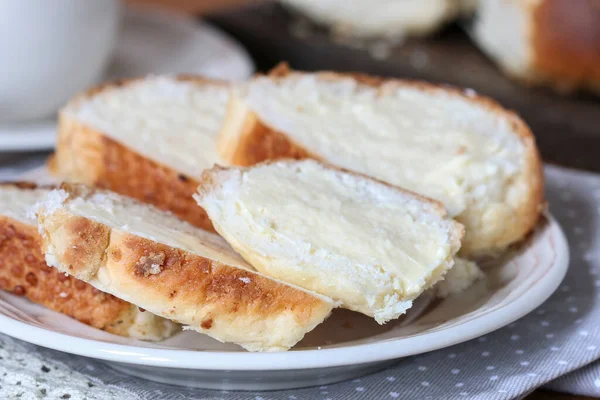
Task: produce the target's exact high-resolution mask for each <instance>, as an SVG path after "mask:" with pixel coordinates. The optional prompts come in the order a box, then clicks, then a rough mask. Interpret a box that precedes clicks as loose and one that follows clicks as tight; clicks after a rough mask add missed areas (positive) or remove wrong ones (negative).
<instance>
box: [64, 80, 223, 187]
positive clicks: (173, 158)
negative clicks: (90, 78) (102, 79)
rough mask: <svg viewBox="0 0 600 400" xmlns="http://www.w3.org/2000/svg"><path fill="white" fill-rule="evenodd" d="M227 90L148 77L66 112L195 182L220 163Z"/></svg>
mask: <svg viewBox="0 0 600 400" xmlns="http://www.w3.org/2000/svg"><path fill="white" fill-rule="evenodd" d="M228 91H229V88H228V86H227V85H218V84H211V83H194V82H187V81H178V80H176V79H174V78H169V77H149V78H146V79H145V80H143V81H140V82H134V83H131V84H128V85H126V86H122V87H118V88H115V89H108V90H105V91H102V92H100V93H98V94H96V95H94V96H92V97H91V98H85V99H82V100H80V101H79V102H76V103H75V104H72V105H70V106H69V107H68V108H67V109H65V110H64V112H65V113H66V114H67V115H71V116H73V117H74V118H76V119H77V120H79V121H81V122H82V123H84V124H86V125H88V126H90V127H92V128H94V129H95V130H98V131H99V132H102V133H103V134H105V135H107V136H108V137H110V138H112V139H114V140H116V141H117V142H119V143H121V144H123V145H125V146H126V147H128V148H130V149H132V150H134V151H136V152H137V153H139V154H141V155H143V156H145V157H147V158H149V159H151V160H154V161H156V162H159V163H161V164H163V165H167V166H169V167H171V168H173V169H175V170H176V171H179V172H182V173H184V174H187V175H189V176H191V177H199V176H200V174H201V173H202V171H203V170H204V169H206V168H209V167H212V166H213V165H214V164H215V163H220V160H219V159H218V156H217V152H216V151H215V148H216V137H217V135H218V133H219V131H220V129H221V126H222V124H223V120H224V118H225V113H226V109H227V99H228Z"/></svg>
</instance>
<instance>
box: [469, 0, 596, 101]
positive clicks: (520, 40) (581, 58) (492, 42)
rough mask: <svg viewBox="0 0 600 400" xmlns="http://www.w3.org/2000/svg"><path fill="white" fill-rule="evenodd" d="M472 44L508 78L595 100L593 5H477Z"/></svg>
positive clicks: (543, 1) (587, 1)
mask: <svg viewBox="0 0 600 400" xmlns="http://www.w3.org/2000/svg"><path fill="white" fill-rule="evenodd" d="M478 3H479V4H478V7H477V12H476V16H475V19H474V24H473V26H472V27H471V29H470V33H471V34H472V36H473V38H474V40H475V42H476V43H477V44H478V45H479V47H480V48H481V49H482V50H483V51H484V52H485V53H487V55H488V56H489V57H490V58H491V59H492V60H494V61H495V62H496V63H497V64H499V65H500V67H501V68H502V69H503V70H504V71H505V72H506V73H507V74H508V75H510V76H513V77H515V78H517V79H519V80H521V81H524V82H525V83H527V84H542V85H549V86H552V87H554V88H555V89H557V90H559V91H561V92H569V91H572V90H574V89H578V88H584V89H590V90H592V91H594V92H596V93H598V94H600V51H599V50H598V49H600V7H598V2H597V0H580V1H556V0H535V1H534V0H525V1H523V0H479V1H478Z"/></svg>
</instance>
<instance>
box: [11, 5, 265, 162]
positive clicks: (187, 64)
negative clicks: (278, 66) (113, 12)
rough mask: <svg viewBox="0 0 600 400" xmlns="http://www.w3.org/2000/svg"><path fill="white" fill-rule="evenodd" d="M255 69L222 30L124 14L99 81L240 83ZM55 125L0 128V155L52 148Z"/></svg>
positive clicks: (149, 14) (154, 14)
mask: <svg viewBox="0 0 600 400" xmlns="http://www.w3.org/2000/svg"><path fill="white" fill-rule="evenodd" d="M253 71H254V64H253V62H252V60H251V58H250V56H249V55H248V53H247V52H246V50H244V48H243V47H242V46H240V45H239V44H238V43H237V42H235V41H234V40H233V39H232V38H230V37H229V36H227V35H226V34H225V33H223V32H221V31H220V30H218V29H216V28H214V27H212V26H210V25H209V24H206V23H202V22H199V21H197V20H196V19H193V18H188V17H184V16H180V15H175V14H170V13H167V12H165V11H162V10H155V9H145V8H135V9H128V11H127V13H126V14H125V18H124V21H123V30H122V34H121V38H120V40H119V43H118V44H117V47H116V49H115V55H114V59H113V61H112V62H111V65H110V67H109V69H108V71H107V74H106V76H105V78H104V79H103V80H115V79H121V78H130V77H136V76H144V75H148V74H177V73H189V74H200V75H205V76H208V77H212V78H219V79H228V80H243V79H246V78H248V77H249V76H250V75H251V74H252V73H253ZM55 138H56V120H55V119H53V118H50V119H48V120H44V121H34V122H24V123H18V124H10V125H0V151H31V150H46V149H51V148H53V147H54V143H55Z"/></svg>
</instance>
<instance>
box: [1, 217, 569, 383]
mask: <svg viewBox="0 0 600 400" xmlns="http://www.w3.org/2000/svg"><path fill="white" fill-rule="evenodd" d="M568 259H569V254H568V247H567V242H566V240H565V237H564V235H563V233H562V231H561V229H560V227H559V226H558V224H557V223H556V221H555V220H554V219H553V218H552V217H551V216H549V215H548V216H546V217H545V218H543V219H542V221H541V222H540V224H539V225H538V226H537V228H536V230H535V232H533V234H532V235H531V236H530V237H529V238H528V239H527V241H526V242H525V243H523V244H522V245H520V246H519V248H516V249H514V251H512V252H511V253H510V254H507V255H506V256H505V257H503V259H502V260H497V261H495V262H494V263H493V264H492V265H488V266H487V268H486V272H487V278H486V279H485V280H482V281H480V282H478V283H477V284H475V285H474V286H473V287H471V288H470V289H468V290H467V291H466V292H464V293H462V294H459V295H455V296H452V297H449V298H447V299H445V300H443V301H439V300H433V299H432V297H431V296H430V295H424V296H422V297H421V298H420V299H419V301H417V303H416V305H415V307H413V308H412V309H411V310H409V313H408V314H407V316H406V317H405V318H403V319H400V320H397V321H394V322H391V323H388V324H386V325H384V326H380V325H377V324H376V323H375V322H374V321H373V320H372V319H370V318H367V317H365V316H363V315H360V314H357V313H353V312H349V311H345V310H336V312H334V314H333V315H332V317H331V318H329V319H328V320H327V321H326V322H325V323H324V324H322V325H321V326H319V327H317V328H316V329H315V330H314V331H313V332H311V333H309V334H308V335H307V336H306V338H305V339H304V340H303V341H302V342H300V344H298V345H297V346H296V347H295V348H294V349H293V350H291V351H289V352H278V353H249V352H246V351H243V350H242V349H241V348H240V347H238V346H235V345H228V344H222V343H219V342H217V341H215V340H213V339H211V338H209V337H207V336H204V335H201V334H198V333H194V332H182V333H180V334H177V335H176V336H174V337H172V338H170V339H168V340H165V341H164V342H161V343H146V342H141V341H137V340H133V339H128V338H122V337H118V336H114V335H111V334H108V333H105V332H102V331H99V330H95V329H93V328H90V327H88V326H85V325H83V324H81V323H79V322H76V321H74V320H71V319H69V318H68V317H66V316H64V315H60V314H57V313H55V312H52V311H49V310H47V309H45V308H43V307H40V306H37V305H35V304H32V303H30V302H29V301H27V300H26V299H23V298H19V297H15V296H13V295H10V294H8V293H4V292H2V293H0V331H1V332H3V333H6V334H8V335H11V336H14V337H16V338H19V339H22V340H25V341H28V342H31V343H35V344H38V345H41V346H45V347H49V348H53V349H57V350H61V351H65V352H68V353H73V354H79V355H84V356H87V357H93V358H97V359H101V360H106V361H108V362H110V364H111V365H112V366H113V367H114V368H117V369H119V370H122V371H123V372H126V373H129V374H133V375H137V376H141V377H144V378H147V379H152V380H156V381H160V382H166V383H172V384H180V385H188V386H197V387H204V388H219V389H248V390H259V389H262V390H268V389H282V388H293V387H302V386H312V385H324V384H327V383H331V382H335V381H339V380H343V379H349V378H352V377H355V376H358V375H363V374H365V373H368V372H371V371H374V370H377V369H380V368H383V367H385V366H387V365H389V364H390V363H391V362H393V361H392V360H395V359H397V358H400V357H406V356H410V355H414V354H419V353H423V352H427V351H431V350H436V349H440V348H443V347H447V346H450V345H453V344H456V343H460V342H464V341H466V340H469V339H472V338H475V337H477V336H481V335H484V334H486V333H488V332H490V331H493V330H495V329H498V328H501V327H503V326H505V325H507V324H509V323H510V322H512V321H514V320H516V319H518V318H520V317H522V316H524V315H525V314H527V313H529V312H530V311H532V310H533V309H535V308H536V307H537V306H539V305H540V304H541V303H542V302H544V301H545V300H546V299H547V298H548V297H549V296H550V295H551V294H552V293H553V292H554V290H556V288H557V287H558V285H559V284H560V282H561V281H562V279H563V277H564V275H565V273H566V270H567V266H568Z"/></svg>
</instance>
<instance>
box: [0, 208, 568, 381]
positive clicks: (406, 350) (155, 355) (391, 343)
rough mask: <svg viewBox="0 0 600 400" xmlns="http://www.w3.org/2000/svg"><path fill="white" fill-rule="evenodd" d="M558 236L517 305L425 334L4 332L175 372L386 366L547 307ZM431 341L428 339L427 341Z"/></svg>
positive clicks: (557, 266) (6, 321) (5, 322)
mask: <svg viewBox="0 0 600 400" xmlns="http://www.w3.org/2000/svg"><path fill="white" fill-rule="evenodd" d="M545 216H546V218H547V219H548V221H549V228H550V229H552V230H553V234H554V235H555V239H556V242H555V246H556V260H555V262H554V265H553V266H552V268H550V270H549V272H548V273H547V274H545V275H544V276H543V277H542V278H541V279H540V280H538V281H537V282H536V283H535V286H534V287H536V288H537V289H538V290H528V291H526V292H525V293H524V294H523V295H522V296H521V297H519V299H518V300H517V301H513V302H511V303H509V304H507V305H506V306H504V307H502V308H499V309H496V310H493V311H491V312H489V313H486V314H484V315H482V316H479V317H475V318H472V319H470V320H468V321H465V322H464V323H462V324H460V325H457V326H454V327H451V328H448V329H444V330H440V331H435V332H431V333H428V334H424V335H418V336H415V337H405V338H399V339H388V340H383V341H380V342H376V343H366V344H358V345H350V346H342V347H337V348H330V349H311V350H296V351H287V352H273V353H252V352H224V351H201V350H181V349H157V348H152V347H137V346H134V345H124V344H115V343H107V342H104V341H99V340H94V339H86V338H80V337H76V336H71V335H68V334H65V333H59V332H55V331H51V330H48V329H45V328H41V327H37V326H33V325H29V324H27V323H25V322H21V321H17V320H14V319H12V318H11V317H9V316H6V315H3V314H0V332H1V333H4V334H6V335H9V336H11V337H14V338H17V339H20V340H24V341H26V342H29V343H33V344H36V345H39V346H43V347H47V348H51V349H54V350H59V351H63V352H66V353H70V354H76V355H80V356H85V357H91V358H95V359H100V360H104V361H114V362H120V363H128V364H136V365H143V366H151V367H166V368H175V369H196V370H225V371H259V370H265V371H267V370H294V369H309V368H329V367H342V366H347V365H360V364H367V363H374V362H381V361H387V360H392V359H398V358H402V357H408V356H413V355H417V354H422V353H425V352H429V351H433V350H439V349H442V348H446V347H449V346H452V345H455V344H459V343H462V342H466V341H468V340H471V339H474V338H476V337H479V336H482V335H485V334H487V333H490V332H492V331H495V330H497V329H500V328H502V327H504V326H506V325H508V324H510V323H511V322H514V321H516V320H517V319H519V318H521V317H523V316H525V315H526V314H529V313H530V312H531V311H533V310H534V309H536V308H537V307H538V306H540V305H541V304H542V303H543V302H545V301H546V300H547V299H548V298H549V297H550V296H551V295H552V294H553V293H554V292H555V291H556V289H557V288H558V286H559V285H560V283H561V282H562V281H563V279H564V277H565V275H566V272H567V269H568V266H569V247H568V243H567V239H566V237H565V234H564V232H563V230H562V228H561V227H560V225H559V224H558V222H557V221H556V219H555V218H554V217H552V216H551V215H550V213H545ZM424 339H426V340H424Z"/></svg>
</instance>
